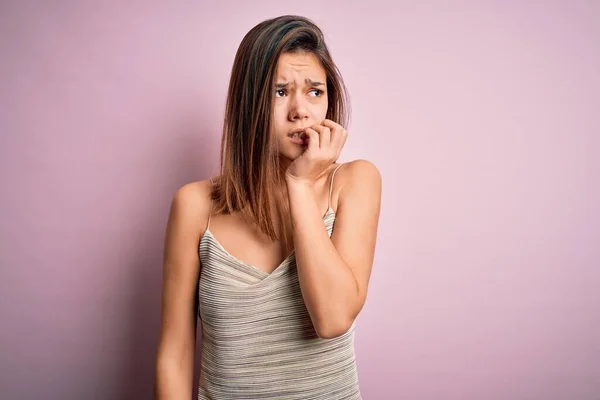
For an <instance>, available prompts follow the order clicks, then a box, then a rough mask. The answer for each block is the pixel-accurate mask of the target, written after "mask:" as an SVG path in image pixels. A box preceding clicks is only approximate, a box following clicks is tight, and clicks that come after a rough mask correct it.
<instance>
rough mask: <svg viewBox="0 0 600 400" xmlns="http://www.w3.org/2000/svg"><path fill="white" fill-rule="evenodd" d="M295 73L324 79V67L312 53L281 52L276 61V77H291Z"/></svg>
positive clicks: (283, 78) (282, 78)
mask: <svg viewBox="0 0 600 400" xmlns="http://www.w3.org/2000/svg"><path fill="white" fill-rule="evenodd" d="M295 75H302V76H305V75H310V76H311V77H312V78H321V79H324V78H325V69H324V68H323V67H322V66H321V63H320V62H319V59H318V58H317V56H315V55H314V54H313V53H310V52H294V53H283V54H282V55H281V56H280V57H279V60H278V61H277V79H280V80H287V79H292V78H294V76H295Z"/></svg>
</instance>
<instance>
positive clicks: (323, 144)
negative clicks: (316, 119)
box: [311, 124, 331, 149]
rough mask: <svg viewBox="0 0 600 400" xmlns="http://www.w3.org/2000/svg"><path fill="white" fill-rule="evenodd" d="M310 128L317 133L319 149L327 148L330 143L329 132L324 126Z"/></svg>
mask: <svg viewBox="0 0 600 400" xmlns="http://www.w3.org/2000/svg"><path fill="white" fill-rule="evenodd" d="M311 128H312V129H314V130H315V131H317V132H319V148H321V149H326V148H328V147H329V146H330V143H331V130H330V129H329V128H328V127H326V126H323V125H319V124H317V125H313V126H311Z"/></svg>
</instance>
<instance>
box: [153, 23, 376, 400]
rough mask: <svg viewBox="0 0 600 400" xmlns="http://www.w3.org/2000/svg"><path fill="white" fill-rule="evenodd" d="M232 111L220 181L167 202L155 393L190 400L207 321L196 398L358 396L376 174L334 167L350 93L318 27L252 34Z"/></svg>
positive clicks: (260, 29) (352, 165) (234, 83)
mask: <svg viewBox="0 0 600 400" xmlns="http://www.w3.org/2000/svg"><path fill="white" fill-rule="evenodd" d="M225 114H226V115H225V122H224V129H223V138H222V145H221V171H220V176H218V177H214V178H209V179H206V180H203V181H200V182H194V183H190V184H187V185H185V186H183V187H182V188H180V189H179V190H178V191H177V193H176V194H175V195H174V197H173V200H172V204H171V210H170V214H169V222H168V225H167V232H166V240H165V252H164V255H165V257H164V275H163V280H164V283H163V285H164V286H163V294H162V321H161V334H160V344H159V349H158V357H157V363H156V374H157V380H156V393H157V397H158V398H159V399H189V398H190V396H191V392H192V381H193V366H194V343H195V332H196V322H197V318H198V316H199V317H200V320H201V326H202V361H201V370H200V382H199V388H198V390H199V393H198V399H252V400H254V399H327V400H334V399H360V398H361V395H360V390H359V384H358V374H357V368H356V362H355V353H354V328H355V319H356V317H357V316H358V314H359V312H360V310H361V309H362V307H363V305H364V303H365V299H366V297H367V287H368V283H369V277H370V274H371V267H372V262H373V254H374V251H375V241H376V232H377V224H378V219H379V209H380V199H381V177H380V173H379V171H378V169H377V168H376V167H375V166H374V165H373V164H372V163H370V162H368V161H365V160H356V161H352V162H347V163H343V164H340V163H337V159H338V157H339V155H340V151H341V150H342V147H343V146H344V143H345V141H346V137H347V131H346V129H345V126H347V116H348V113H347V95H346V92H345V86H344V83H343V81H342V78H341V76H340V74H339V71H338V69H337V67H336V66H335V64H334V63H333V61H332V58H331V56H330V54H329V51H328V49H327V46H326V45H325V42H324V39H323V34H322V32H321V30H320V29H319V28H318V27H317V26H316V25H315V24H314V23H313V22H311V21H310V20H308V19H306V18H303V17H298V16H289V15H287V16H282V17H278V18H274V19H269V20H266V21H264V22H262V23H260V24H258V25H257V26H255V27H254V28H253V29H252V30H250V32H249V33H248V34H247V35H246V36H245V37H244V39H243V40H242V43H241V45H240V47H239V49H238V52H237V54H236V57H235V61H234V65H233V70H232V74H231V81H230V84H229V92H228V97H227V106H226V112H225ZM334 178H335V180H334ZM334 224H335V229H334Z"/></svg>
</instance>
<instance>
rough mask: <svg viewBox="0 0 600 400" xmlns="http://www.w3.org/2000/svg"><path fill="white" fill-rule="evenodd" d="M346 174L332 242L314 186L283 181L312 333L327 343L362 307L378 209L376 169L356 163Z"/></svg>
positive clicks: (292, 180) (340, 331)
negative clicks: (286, 188) (325, 339)
mask: <svg viewBox="0 0 600 400" xmlns="http://www.w3.org/2000/svg"><path fill="white" fill-rule="evenodd" d="M344 169H346V171H344V179H343V182H344V184H343V186H342V188H341V189H340V193H339V196H338V206H337V210H336V219H335V229H334V231H333V234H332V236H331V239H330V238H329V235H328V234H327V231H326V229H325V228H324V225H323V216H322V215H321V211H320V210H319V208H318V205H317V200H316V195H315V191H314V186H313V184H312V183H310V182H307V181H302V180H300V181H299V180H295V179H288V180H287V186H288V194H289V202H290V211H291V216H292V224H293V230H294V246H295V249H296V250H295V253H296V264H297V270H298V279H299V281H300V287H301V291H302V297H303V299H304V303H305V305H306V308H307V310H308V312H309V314H310V317H311V320H312V322H313V326H314V327H315V331H316V332H317V334H318V335H319V337H321V338H327V339H329V338H334V337H337V336H340V335H342V334H344V333H345V332H347V331H348V329H350V326H351V325H352V323H353V322H354V320H355V318H356V317H357V315H358V313H359V312H360V310H361V309H362V307H363V305H364V303H365V300H366V297H367V287H368V283H369V277H370V275H371V269H372V265H373V258H374V253H375V241H376V236H377V225H378V221H379V210H380V204H381V175H380V173H379V170H378V169H377V167H376V166H375V165H374V164H372V163H371V162H369V161H366V160H356V161H352V162H349V163H348V165H347V166H346V167H345V168H344ZM337 175H338V176H339V175H340V172H339V171H338V173H337ZM340 178H341V176H340V177H338V179H340Z"/></svg>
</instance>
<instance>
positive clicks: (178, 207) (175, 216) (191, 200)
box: [170, 179, 212, 234]
mask: <svg viewBox="0 0 600 400" xmlns="http://www.w3.org/2000/svg"><path fill="white" fill-rule="evenodd" d="M211 189H212V184H211V182H210V180H209V179H205V180H202V181H196V182H190V183H187V184H185V185H183V186H181V187H180V188H179V189H177V191H176V192H175V194H174V195H173V198H172V200H171V210H170V219H172V220H174V222H178V223H181V224H185V225H186V226H187V227H188V230H194V231H197V233H198V234H201V233H202V232H201V231H202V230H203V227H204V226H205V225H206V222H207V221H208V214H209V212H210V205H211V203H210V193H211Z"/></svg>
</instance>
